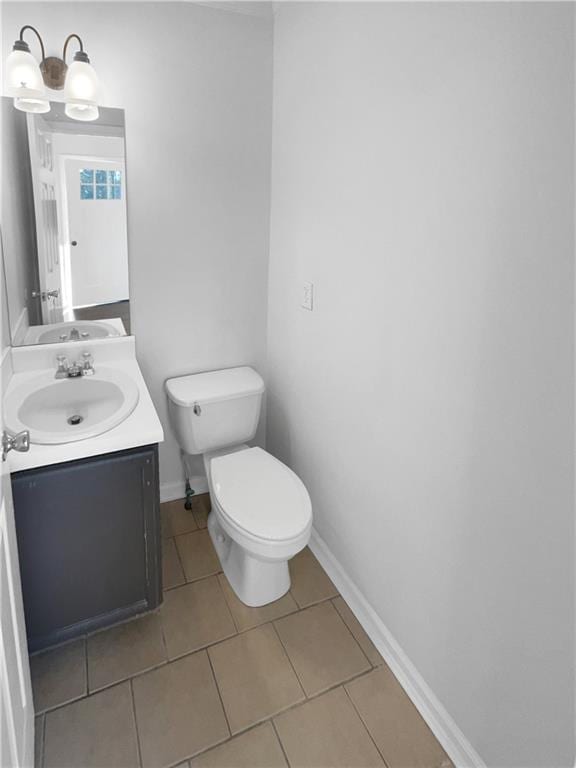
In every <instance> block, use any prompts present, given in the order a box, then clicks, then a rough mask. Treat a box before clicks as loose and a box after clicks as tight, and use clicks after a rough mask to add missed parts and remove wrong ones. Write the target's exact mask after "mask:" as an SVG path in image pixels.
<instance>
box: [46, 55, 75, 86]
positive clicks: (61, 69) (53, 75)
mask: <svg viewBox="0 0 576 768" xmlns="http://www.w3.org/2000/svg"><path fill="white" fill-rule="evenodd" d="M67 71H68V65H67V64H66V62H65V61H64V60H63V59H59V58H58V57H57V56H47V57H46V58H45V59H44V60H43V61H42V63H41V64H40V72H42V79H43V80H44V85H45V86H46V87H47V88H51V89H52V90H53V91H61V90H62V89H63V88H64V81H65V80H66V72H67Z"/></svg>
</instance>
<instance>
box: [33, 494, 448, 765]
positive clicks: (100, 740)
mask: <svg viewBox="0 0 576 768" xmlns="http://www.w3.org/2000/svg"><path fill="white" fill-rule="evenodd" d="M209 505H210V501H209V497H208V496H207V495H203V496H198V497H197V498H196V499H195V500H194V506H193V510H192V513H190V512H187V511H186V510H185V509H184V506H183V503H182V501H177V502H170V503H167V504H163V505H162V531H163V536H164V541H163V551H164V563H163V570H164V587H165V594H164V603H163V605H162V606H161V608H160V609H159V610H158V611H157V612H155V613H152V614H148V615H146V616H143V617H140V618H137V619H134V620H133V621H130V622H127V623H125V624H122V625H118V626H116V627H112V628H111V629H107V630H103V631H100V632H97V633H94V634H92V635H89V636H88V637H85V638H81V639H79V640H75V641H73V642H71V643H68V644H66V645H63V646H60V647H58V648H56V649H53V650H50V651H45V652H43V653H41V654H38V655H36V656H33V657H32V658H31V668H32V678H33V688H34V701H35V706H36V712H37V719H36V734H37V744H36V765H37V766H42V767H43V768H68V767H69V768H107V767H108V768H128V767H131V766H141V767H142V768H164V767H165V768H168V766H178V768H276V766H278V768H280V766H292V768H296V767H297V766H298V767H300V766H301V767H302V768H304V767H309V768H337V767H338V766H342V768H356V767H358V768H359V767H360V766H388V768H448V767H449V766H451V765H452V764H451V762H450V760H449V759H448V757H447V756H446V754H445V753H444V751H443V750H442V748H441V747H440V745H439V744H438V742H437V741H436V739H435V738H434V736H433V735H432V733H431V732H430V730H429V729H428V727H427V726H426V724H425V723H424V721H423V720H422V718H421V717H420V715H419V714H418V712H417V711H416V709H415V708H414V706H413V705H412V703H411V702H410V700H409V699H408V697H407V696H406V694H405V693H404V691H403V689H402V688H401V687H400V685H399V684H398V683H397V681H396V679H395V678H394V676H393V675H392V673H391V672H390V670H389V669H388V667H387V666H386V665H385V664H384V662H383V660H382V658H381V656H380V654H379V653H378V651H377V650H376V648H375V647H374V645H373V644H372V642H371V641H370V639H369V638H368V636H367V635H366V633H365V632H364V630H363V629H362V627H361V626H360V624H359V622H358V621H357V619H356V618H355V616H354V614H353V613H352V611H351V610H350V608H349V607H348V606H347V604H346V603H345V602H344V600H343V599H342V598H341V597H340V596H339V595H338V593H337V591H336V589H335V587H334V585H333V584H332V582H331V581H330V579H329V578H328V576H327V575H326V573H325V572H324V571H323V569H322V568H321V566H320V564H319V563H318V561H317V560H316V558H315V557H314V555H313V554H312V553H311V552H310V550H309V549H305V550H304V551H303V552H301V553H300V554H299V555H297V556H296V557H295V558H294V559H293V560H292V561H291V563H290V571H291V576H292V589H291V591H290V592H289V593H288V594H287V595H285V596H284V597H283V598H281V599H280V600H278V601H277V602H276V603H273V604H271V605H267V606H264V607H262V608H248V607H247V606H245V605H243V604H242V603H241V602H240V601H239V600H238V599H237V598H236V596H235V595H234V593H233V591H232V590H231V588H230V586H229V585H228V582H227V581H226V578H225V577H224V575H223V574H222V573H221V572H220V568H219V562H218V558H217V557H216V554H215V552H214V550H213V548H212V544H211V542H210V539H209V537H208V535H207V531H206V518H207V516H208V513H209V511H210V506H209Z"/></svg>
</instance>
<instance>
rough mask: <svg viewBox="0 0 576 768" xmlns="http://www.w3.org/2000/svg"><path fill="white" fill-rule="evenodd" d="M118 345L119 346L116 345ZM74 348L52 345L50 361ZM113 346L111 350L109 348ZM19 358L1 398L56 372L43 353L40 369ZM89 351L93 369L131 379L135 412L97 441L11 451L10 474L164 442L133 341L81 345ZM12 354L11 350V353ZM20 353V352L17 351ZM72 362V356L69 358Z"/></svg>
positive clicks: (28, 357)
mask: <svg viewBox="0 0 576 768" xmlns="http://www.w3.org/2000/svg"><path fill="white" fill-rule="evenodd" d="M118 342H120V343H118ZM72 344H73V345H74V346H73V347H70V346H68V347H67V346H66V345H60V344H57V345H56V344H54V345H50V346H51V351H50V357H55V356H56V354H66V353H67V351H68V350H70V349H74V350H76V351H77V350H78V343H77V342H72ZM110 345H112V346H110ZM21 349H22V353H21V355H22V356H21V358H20V359H18V356H14V357H13V366H14V373H13V375H12V377H11V379H10V382H9V384H8V387H7V389H6V390H5V391H4V396H8V395H10V393H11V392H13V391H14V389H15V388H16V387H19V386H20V385H21V384H23V383H24V382H26V381H28V380H29V379H31V378H34V377H37V376H38V375H39V374H41V373H44V372H46V371H50V370H53V371H54V372H55V371H56V367H55V365H53V363H52V361H51V360H50V365H49V367H48V366H47V365H46V363H47V362H48V361H47V359H46V352H45V353H44V354H43V355H42V356H41V357H37V360H38V361H39V362H40V363H41V364H42V367H34V366H33V362H32V358H31V354H33V353H31V352H28V353H25V352H24V349H25V348H21ZM39 349H43V350H48V349H50V347H48V345H44V346H43V347H41V348H40V347H33V348H28V350H39ZM84 349H88V350H89V351H91V352H92V353H93V355H94V366H95V368H96V370H97V369H98V363H99V360H100V361H101V362H102V364H103V365H104V364H105V365H106V367H109V368H116V369H117V370H119V371H122V372H123V373H125V374H126V375H128V376H130V377H131V378H132V379H133V381H134V382H135V383H136V385H137V386H138V390H139V399H138V404H137V405H136V408H135V409H134V410H133V411H132V413H131V414H130V416H128V418H127V419H125V420H124V421H123V422H122V423H121V424H119V425H118V426H117V427H114V428H113V429H111V430H109V431H108V432H104V433H103V434H101V435H97V436H96V437H92V438H88V439H86V440H77V441H75V442H71V443H62V444H60V445H39V444H34V443H32V444H31V445H30V450H29V451H28V452H27V453H17V452H16V451H11V452H10V453H9V454H8V463H9V468H10V471H11V472H19V471H21V470H24V469H33V468H35V467H44V466H48V465H50V464H61V463H62V462H64V461H75V460H77V459H85V458H88V457H90V456H99V455H101V454H105V453H114V452H115V451H123V450H126V449H128V448H137V447H138V446H143V445H152V444H154V443H161V442H162V441H163V440H164V432H163V430H162V424H161V423H160V419H159V418H158V414H157V413H156V409H155V408H154V405H153V403H152V399H151V397H150V394H149V392H148V388H147V387H146V383H145V381H144V377H143V376H142V373H141V371H140V367H139V366H138V362H137V361H136V357H135V354H134V340H133V338H132V337H124V339H122V340H120V339H118V340H116V343H114V340H110V341H108V342H106V341H105V340H99V343H98V342H96V341H94V342H92V343H91V344H83V345H82V350H84ZM13 352H14V350H13ZM18 352H20V350H18ZM71 357H72V358H74V355H73V354H72V355H71Z"/></svg>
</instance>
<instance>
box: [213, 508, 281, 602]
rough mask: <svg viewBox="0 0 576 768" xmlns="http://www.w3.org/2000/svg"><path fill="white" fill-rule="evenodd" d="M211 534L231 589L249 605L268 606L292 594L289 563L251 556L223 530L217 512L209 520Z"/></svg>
mask: <svg viewBox="0 0 576 768" xmlns="http://www.w3.org/2000/svg"><path fill="white" fill-rule="evenodd" d="M208 532H209V533H210V538H211V539H212V543H213V544H214V549H215V550H216V553H217V555H218V557H219V558H220V563H221V565H222V570H223V571H224V574H225V576H226V578H227V579H228V582H229V583H230V586H231V587H232V589H233V590H234V592H235V593H236V596H237V597H238V599H239V600H241V601H242V602H243V603H244V604H245V605H248V606H250V607H251V608H257V607H259V606H261V605H267V604H268V603H273V602H274V601H275V600H279V599H280V598H281V597H282V596H283V595H285V594H286V592H288V590H289V589H290V572H289V570H288V560H262V559H260V558H257V557H255V556H254V555H252V554H250V552H247V551H246V550H245V549H243V548H242V547H241V546H239V545H238V544H237V543H236V542H235V541H234V540H233V539H231V538H230V536H228V534H227V533H226V532H225V531H224V530H223V528H222V526H221V525H220V524H219V523H218V519H217V516H216V513H215V512H214V510H213V511H212V512H211V513H210V515H209V516H208Z"/></svg>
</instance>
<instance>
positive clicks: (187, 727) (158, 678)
mask: <svg viewBox="0 0 576 768" xmlns="http://www.w3.org/2000/svg"><path fill="white" fill-rule="evenodd" d="M132 685H133V688H134V705H135V708H136V721H137V723H138V733H139V735H140V748H141V751H142V765H143V766H144V768H161V767H162V766H168V765H173V764H174V763H178V762H181V761H182V760H185V759H186V758H187V757H190V756H192V755H195V754H197V753H198V752H201V751H203V750H205V749H208V748H209V747H212V746H214V745H215V744H218V743H219V742H221V741H224V740H225V739H226V738H228V736H229V731H228V726H227V724H226V718H225V716H224V711H223V709H222V704H221V702H220V697H219V695H218V689H217V688H216V683H215V682H214V676H213V674H212V670H211V668H210V662H209V661H208V656H207V655H206V651H200V652H199V653H194V654H191V655H190V656H185V657H184V658H182V659H178V661H174V662H172V663H170V664H167V665H166V666H164V667H160V668H159V669H155V670H153V671H152V672H147V673H146V674H144V675H141V676H140V677H136V678H134V680H133V681H132Z"/></svg>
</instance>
